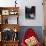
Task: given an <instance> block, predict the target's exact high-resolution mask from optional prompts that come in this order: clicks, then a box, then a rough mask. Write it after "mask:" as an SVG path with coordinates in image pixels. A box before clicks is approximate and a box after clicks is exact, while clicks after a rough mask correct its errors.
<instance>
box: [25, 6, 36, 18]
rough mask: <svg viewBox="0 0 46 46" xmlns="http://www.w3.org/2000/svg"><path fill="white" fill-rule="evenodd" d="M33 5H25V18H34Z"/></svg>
mask: <svg viewBox="0 0 46 46" xmlns="http://www.w3.org/2000/svg"><path fill="white" fill-rule="evenodd" d="M35 13H36V12H35V6H31V8H28V7H27V6H26V7H25V18H26V19H35V16H36V15H35Z"/></svg>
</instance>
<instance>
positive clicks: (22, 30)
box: [19, 26, 43, 43]
mask: <svg viewBox="0 0 46 46" xmlns="http://www.w3.org/2000/svg"><path fill="white" fill-rule="evenodd" d="M28 28H32V29H33V30H34V32H36V34H37V37H38V39H39V41H40V42H41V43H43V33H42V32H43V31H42V26H21V27H20V32H19V39H20V42H21V40H22V38H23V36H24V33H25V31H26V30H27V29H28Z"/></svg>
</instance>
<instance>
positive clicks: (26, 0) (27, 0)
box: [0, 0, 44, 26]
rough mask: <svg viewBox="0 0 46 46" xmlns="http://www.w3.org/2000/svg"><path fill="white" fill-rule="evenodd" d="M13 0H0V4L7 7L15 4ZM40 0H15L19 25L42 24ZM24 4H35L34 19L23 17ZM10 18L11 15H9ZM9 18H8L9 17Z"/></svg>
mask: <svg viewBox="0 0 46 46" xmlns="http://www.w3.org/2000/svg"><path fill="white" fill-rule="evenodd" d="M14 1H15V0H9V1H8V0H0V6H2V7H4V6H5V7H9V6H15V3H14ZM42 2H43V1H42V0H35V1H34V0H17V3H18V4H17V6H19V7H20V9H19V15H20V16H19V24H20V26H43V24H44V23H43V6H42ZM25 6H28V7H31V6H36V17H35V19H34V20H32V19H30V20H29V19H26V18H25ZM10 18H11V17H10ZM9 20H10V19H9Z"/></svg>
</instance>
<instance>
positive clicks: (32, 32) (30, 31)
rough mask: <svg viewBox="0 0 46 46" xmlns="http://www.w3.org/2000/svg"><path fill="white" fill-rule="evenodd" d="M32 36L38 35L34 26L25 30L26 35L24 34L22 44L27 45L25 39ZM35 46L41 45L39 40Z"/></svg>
mask: <svg viewBox="0 0 46 46" xmlns="http://www.w3.org/2000/svg"><path fill="white" fill-rule="evenodd" d="M32 36H34V37H36V36H37V35H36V33H35V32H34V31H33V29H32V28H29V29H27V31H26V32H25V35H24V37H23V39H22V42H21V45H22V46H26V43H25V39H28V38H29V37H32ZM35 46H41V45H40V43H39V42H38V43H37V44H36V45H35Z"/></svg>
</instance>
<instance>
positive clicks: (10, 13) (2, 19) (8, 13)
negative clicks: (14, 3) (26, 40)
mask: <svg viewBox="0 0 46 46" xmlns="http://www.w3.org/2000/svg"><path fill="white" fill-rule="evenodd" d="M9 17H15V18H16V19H15V20H14V22H15V21H16V22H15V23H13V24H12V22H11V21H13V20H11V21H10V22H11V23H9V21H8V19H9ZM18 18H19V7H0V32H1V41H0V46H18V42H19V39H18V40H16V39H15V40H12V39H11V40H8V41H6V40H4V39H3V40H2V32H5V31H4V30H5V29H8V30H9V29H11V30H12V31H14V32H15V33H16V32H18V31H19V24H18Z"/></svg>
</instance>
